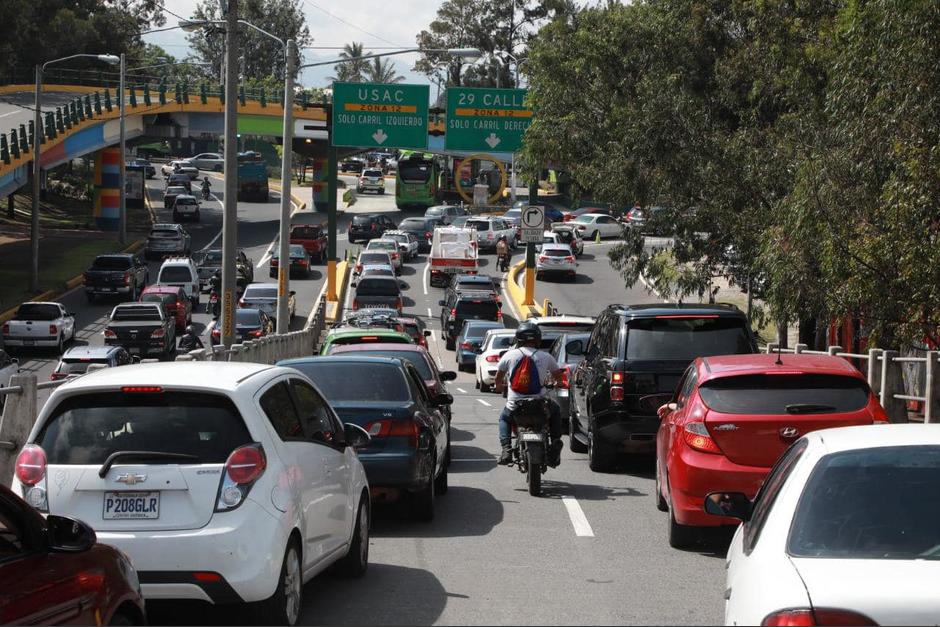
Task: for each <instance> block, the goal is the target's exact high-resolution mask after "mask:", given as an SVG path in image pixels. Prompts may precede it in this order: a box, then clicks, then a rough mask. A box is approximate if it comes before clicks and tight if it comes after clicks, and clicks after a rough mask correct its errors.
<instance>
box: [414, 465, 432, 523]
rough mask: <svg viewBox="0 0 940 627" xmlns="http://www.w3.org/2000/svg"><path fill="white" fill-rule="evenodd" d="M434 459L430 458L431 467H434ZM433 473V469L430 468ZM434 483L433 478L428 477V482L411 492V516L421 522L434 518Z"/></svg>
mask: <svg viewBox="0 0 940 627" xmlns="http://www.w3.org/2000/svg"><path fill="white" fill-rule="evenodd" d="M435 463H436V461H435V460H433V459H432V460H431V468H432V469H433V468H434V464H435ZM432 473H433V470H432ZM434 484H435V480H434V479H432V478H428V483H427V485H425V486H424V487H423V488H421V489H420V490H418V491H417V492H412V494H411V516H412V518H414V519H415V520H418V521H421V522H431V521H432V520H434V493H435V490H434Z"/></svg>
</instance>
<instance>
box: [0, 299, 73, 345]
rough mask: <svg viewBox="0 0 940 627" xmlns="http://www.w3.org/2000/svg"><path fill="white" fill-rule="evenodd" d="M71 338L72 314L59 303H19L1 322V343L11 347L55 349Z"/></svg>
mask: <svg viewBox="0 0 940 627" xmlns="http://www.w3.org/2000/svg"><path fill="white" fill-rule="evenodd" d="M74 339H75V314H73V313H71V312H69V311H67V310H66V309H65V307H64V306H63V305H61V304H60V303H36V302H30V303H23V304H22V305H20V307H19V309H17V310H16V315H14V316H13V319H12V320H10V321H9V322H6V323H4V325H3V344H4V346H5V347H6V348H7V349H8V350H9V349H11V348H20V347H26V348H32V347H55V348H56V350H58V351H59V353H60V354H61V353H62V349H63V347H64V345H65V344H66V343H67V342H71V341H72V340H74Z"/></svg>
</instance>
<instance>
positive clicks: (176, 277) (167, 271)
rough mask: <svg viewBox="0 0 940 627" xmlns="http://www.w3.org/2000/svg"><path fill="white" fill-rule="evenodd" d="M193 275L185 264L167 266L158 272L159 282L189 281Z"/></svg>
mask: <svg viewBox="0 0 940 627" xmlns="http://www.w3.org/2000/svg"><path fill="white" fill-rule="evenodd" d="M192 280H193V275H192V274H191V273H190V271H189V268H187V267H186V266H167V267H166V268H164V269H163V271H162V272H160V279H159V282H160V283H189V282H190V281H192Z"/></svg>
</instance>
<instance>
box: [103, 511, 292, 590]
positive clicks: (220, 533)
mask: <svg viewBox="0 0 940 627" xmlns="http://www.w3.org/2000/svg"><path fill="white" fill-rule="evenodd" d="M288 531H289V529H285V528H284V526H283V525H282V524H281V523H280V521H278V520H277V519H275V518H274V517H273V516H271V514H270V513H268V512H267V511H266V510H265V509H263V508H262V507H261V506H260V505H258V504H257V503H256V502H255V501H253V500H252V499H251V497H249V498H248V499H247V500H246V501H245V502H244V503H242V505H241V506H240V507H238V508H237V509H235V510H233V511H231V512H224V513H216V514H213V516H212V520H211V521H210V522H209V524H208V525H206V526H205V527H202V528H201V529H190V530H183V531H160V532H152V533H150V532H132V533H119V532H105V531H99V532H97V535H98V541H99V542H101V543H104V544H109V545H111V546H114V547H117V548H119V549H121V550H122V551H124V552H125V553H127V554H128V555H129V556H130V558H131V561H132V562H133V564H134V567H135V568H136V569H137V571H138V575H139V577H140V582H141V589H142V591H143V596H144V598H145V599H147V600H153V599H194V600H200V601H208V602H210V603H235V602H253V601H262V600H264V599H267V598H269V597H270V596H271V595H272V594H274V589H275V586H276V584H277V580H278V577H279V575H280V570H281V558H282V556H283V555H284V548H285V547H286V546H287V538H288V535H287V532H288ZM197 572H199V573H207V572H209V573H217V574H218V575H220V577H221V579H220V580H219V581H197V580H196V579H195V577H194V573H197Z"/></svg>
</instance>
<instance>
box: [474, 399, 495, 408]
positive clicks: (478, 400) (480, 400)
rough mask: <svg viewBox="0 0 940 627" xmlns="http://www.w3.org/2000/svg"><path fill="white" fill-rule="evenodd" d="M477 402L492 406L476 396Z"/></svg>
mask: <svg viewBox="0 0 940 627" xmlns="http://www.w3.org/2000/svg"><path fill="white" fill-rule="evenodd" d="M477 402H478V403H480V404H481V405H486V406H487V407H492V405H490V404H489V403H487V402H486V401H484V400H483V399H482V398H478V399H477Z"/></svg>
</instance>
